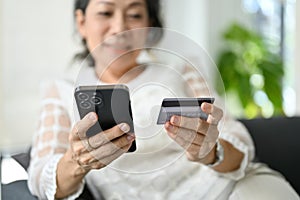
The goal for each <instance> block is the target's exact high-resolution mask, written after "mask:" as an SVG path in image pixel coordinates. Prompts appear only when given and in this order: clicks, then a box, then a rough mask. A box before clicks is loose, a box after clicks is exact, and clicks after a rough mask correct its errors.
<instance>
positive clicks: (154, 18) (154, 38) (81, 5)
mask: <svg viewBox="0 0 300 200" xmlns="http://www.w3.org/2000/svg"><path fill="white" fill-rule="evenodd" d="M145 1H146V5H147V12H148V15H149V19H150V26H151V27H156V28H162V27H163V25H162V22H161V19H160V0H145ZM89 2H90V0H75V5H74V13H75V12H76V10H78V9H79V10H82V12H83V14H85V11H86V8H87V6H88V4H89ZM162 34H163V33H162V31H155V35H151V42H152V43H156V42H158V41H159V40H160V38H161V37H162ZM81 42H82V45H83V46H84V50H83V51H82V52H80V53H77V54H76V55H75V56H74V60H83V59H85V58H87V59H88V60H87V61H88V64H89V65H90V66H93V65H94V60H93V58H92V57H91V56H89V53H90V52H89V50H88V48H87V46H86V41H85V39H82V41H81Z"/></svg>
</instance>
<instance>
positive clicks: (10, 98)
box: [0, 0, 76, 149]
mask: <svg viewBox="0 0 300 200" xmlns="http://www.w3.org/2000/svg"><path fill="white" fill-rule="evenodd" d="M0 1H1V6H0V10H1V12H0V16H1V18H2V21H1V26H0V27H1V33H0V38H1V41H2V43H1V50H0V51H1V57H2V58H1V65H0V70H1V74H0V79H1V84H0V86H1V90H0V95H2V98H0V101H1V103H0V106H2V108H1V113H0V115H2V116H1V122H0V123H3V125H4V127H3V126H1V130H0V147H6V148H9V149H17V148H21V147H23V146H25V145H29V144H30V143H31V140H32V134H33V133H34V130H35V127H36V125H37V115H38V109H39V106H38V105H39V94H38V89H39V87H38V86H39V83H40V82H41V81H42V80H44V79H54V78H59V77H60V76H61V74H62V72H63V71H64V70H65V69H66V68H67V67H68V65H69V63H70V60H71V58H72V55H73V53H74V49H76V48H74V46H75V43H74V38H73V37H72V36H73V31H74V27H73V15H72V9H73V0H63V1H62V0H51V1H40V0H26V1H20V0H0ZM4 97H5V98H4Z"/></svg>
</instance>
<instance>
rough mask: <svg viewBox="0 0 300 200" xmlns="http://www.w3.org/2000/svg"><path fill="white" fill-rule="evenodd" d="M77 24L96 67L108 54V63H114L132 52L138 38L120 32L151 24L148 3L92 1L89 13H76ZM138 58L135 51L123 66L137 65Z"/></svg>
mask: <svg viewBox="0 0 300 200" xmlns="http://www.w3.org/2000/svg"><path fill="white" fill-rule="evenodd" d="M76 21H77V27H78V30H79V33H80V35H81V36H82V37H83V38H84V39H85V40H86V44H87V47H88V49H89V51H90V52H91V53H92V55H93V57H94V59H95V61H96V65H99V64H100V65H101V62H103V58H104V55H105V59H106V60H110V61H111V59H113V58H116V57H117V56H119V55H122V54H123V53H125V52H128V51H130V48H132V43H133V38H135V37H136V35H135V36H134V34H130V32H129V33H127V34H126V32H125V34H120V33H122V32H124V31H128V30H131V29H136V28H143V27H148V26H149V25H150V24H149V17H148V13H147V5H146V2H145V0H90V2H89V4H88V6H87V8H86V11H85V14H83V13H82V11H81V10H77V11H76ZM140 36H141V35H140ZM141 37H142V36H141ZM99 44H101V46H99ZM137 55H138V53H137V52H135V53H134V52H132V53H130V54H128V55H126V56H122V58H121V59H120V60H122V61H120V63H122V66H124V68H126V65H130V64H132V62H135V58H136V57H137ZM103 63H106V62H103ZM118 63H119V62H117V63H116V64H117V65H118ZM120 63H119V64H120ZM118 70H121V71H122V68H121V67H120V66H119V67H118ZM124 70H126V69H124Z"/></svg>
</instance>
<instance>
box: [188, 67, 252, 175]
mask: <svg viewBox="0 0 300 200" xmlns="http://www.w3.org/2000/svg"><path fill="white" fill-rule="evenodd" d="M183 77H184V79H185V81H186V83H187V88H189V95H191V96H197V97H201V96H213V97H215V99H216V101H215V103H214V104H215V105H217V106H218V107H220V108H221V109H222V110H223V112H224V117H223V119H222V120H221V121H220V123H219V126H218V129H219V131H220V134H219V138H220V139H223V140H226V141H227V142H229V143H230V144H232V145H233V146H234V147H235V148H236V149H238V150H239V151H240V152H242V153H243V154H244V158H243V160H242V162H241V165H240V168H239V169H237V170H235V171H232V172H229V173H220V175H222V176H226V177H228V178H230V179H233V180H239V179H241V178H243V177H244V176H245V171H246V168H247V166H248V164H249V162H250V161H252V160H253V158H254V151H255V149H254V144H253V141H252V139H251V137H250V134H249V132H248V130H247V129H246V128H245V127H244V125H243V124H242V123H240V122H239V121H237V120H234V119H233V118H232V117H230V115H229V113H228V112H227V111H226V106H225V102H224V101H222V99H221V98H220V97H218V95H217V94H216V92H215V91H214V89H213V88H212V87H209V85H210V84H209V81H206V80H207V79H206V78H205V77H203V76H201V74H199V73H198V71H197V70H195V69H194V68H192V67H190V66H186V67H185V69H184V72H183Z"/></svg>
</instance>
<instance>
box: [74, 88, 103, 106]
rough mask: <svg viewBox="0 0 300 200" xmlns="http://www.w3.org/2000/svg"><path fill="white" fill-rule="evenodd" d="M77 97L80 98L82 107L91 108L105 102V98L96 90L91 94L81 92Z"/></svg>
mask: <svg viewBox="0 0 300 200" xmlns="http://www.w3.org/2000/svg"><path fill="white" fill-rule="evenodd" d="M77 98H78V99H79V100H80V104H79V106H80V107H81V108H82V109H90V108H91V107H92V106H95V105H101V104H103V99H102V98H101V97H100V96H99V94H97V93H96V92H95V93H92V94H91V95H89V94H87V93H82V92H80V93H78V94H77Z"/></svg>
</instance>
